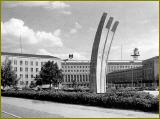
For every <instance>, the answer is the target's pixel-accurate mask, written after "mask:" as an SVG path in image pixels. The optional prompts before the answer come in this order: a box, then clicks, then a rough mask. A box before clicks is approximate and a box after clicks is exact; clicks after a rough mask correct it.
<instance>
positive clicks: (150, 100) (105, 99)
mask: <svg viewBox="0 0 160 119" xmlns="http://www.w3.org/2000/svg"><path fill="white" fill-rule="evenodd" d="M2 96H12V97H21V98H28V99H38V100H47V101H54V102H61V103H70V104H83V105H91V106H100V107H106V108H121V109H134V110H142V111H150V112H158V110H159V109H158V107H159V105H158V97H156V98H154V97H153V96H151V95H149V94H148V93H143V92H136V91H116V90H112V91H110V92H109V91H108V92H107V93H105V94H94V93H89V92H64V91H57V92H54V91H33V90H32V91H31V90H30V91H29V90H25V91H24V90H22V91H4V92H2Z"/></svg>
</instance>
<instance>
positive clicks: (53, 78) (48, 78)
mask: <svg viewBox="0 0 160 119" xmlns="http://www.w3.org/2000/svg"><path fill="white" fill-rule="evenodd" d="M62 78H63V75H62V70H61V69H59V68H58V65H57V63H54V62H53V61H48V62H47V63H45V64H44V65H43V66H42V68H41V71H40V74H39V76H37V78H36V79H35V80H36V84H49V85H50V88H51V85H52V84H53V85H54V86H57V85H58V84H59V83H61V82H62Z"/></svg>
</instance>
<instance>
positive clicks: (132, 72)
mask: <svg viewBox="0 0 160 119" xmlns="http://www.w3.org/2000/svg"><path fill="white" fill-rule="evenodd" d="M130 63H131V71H132V75H131V76H132V88H133V63H134V61H131V62H130Z"/></svg>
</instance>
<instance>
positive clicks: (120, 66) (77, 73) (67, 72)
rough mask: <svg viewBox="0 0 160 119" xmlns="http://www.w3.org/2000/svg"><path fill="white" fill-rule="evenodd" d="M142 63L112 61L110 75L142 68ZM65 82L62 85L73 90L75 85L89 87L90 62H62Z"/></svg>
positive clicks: (109, 63)
mask: <svg viewBox="0 0 160 119" xmlns="http://www.w3.org/2000/svg"><path fill="white" fill-rule="evenodd" d="M141 66H142V61H135V62H134V63H132V62H131V61H129V60H120V61H118V60H111V61H109V62H108V68H107V71H108V73H111V72H114V71H121V70H125V69H130V68H136V67H141ZM62 71H63V75H64V80H63V83H62V85H65V86H67V87H69V88H72V87H73V85H76V86H77V87H78V86H84V87H89V75H90V61H89V60H68V61H63V62H62Z"/></svg>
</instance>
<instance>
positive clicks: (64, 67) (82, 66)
mask: <svg viewBox="0 0 160 119" xmlns="http://www.w3.org/2000/svg"><path fill="white" fill-rule="evenodd" d="M62 68H89V66H62Z"/></svg>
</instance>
